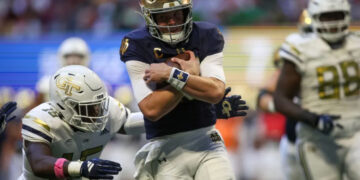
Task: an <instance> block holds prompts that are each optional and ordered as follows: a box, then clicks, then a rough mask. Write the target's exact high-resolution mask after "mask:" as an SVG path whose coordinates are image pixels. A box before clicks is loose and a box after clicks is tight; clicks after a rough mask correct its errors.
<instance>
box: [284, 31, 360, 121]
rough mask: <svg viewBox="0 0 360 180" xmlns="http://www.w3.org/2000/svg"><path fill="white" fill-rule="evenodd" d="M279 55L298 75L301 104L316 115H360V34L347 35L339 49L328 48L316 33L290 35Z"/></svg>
mask: <svg viewBox="0 0 360 180" xmlns="http://www.w3.org/2000/svg"><path fill="white" fill-rule="evenodd" d="M280 57H281V58H283V59H286V60H289V61H291V62H293V63H294V64H295V65H296V67H297V70H298V72H299V73H300V74H301V77H302V80H301V91H300V97H301V106H302V107H303V108H304V109H307V110H309V111H311V112H315V113H318V114H332V115H341V119H342V120H348V119H349V120H350V119H355V118H360V111H359V110H358V108H359V107H360V106H359V105H360V104H359V102H360V101H359V95H360V79H359V78H360V71H359V64H360V36H358V35H355V34H349V35H348V36H347V37H346V43H345V45H344V46H343V47H342V48H339V49H331V47H330V46H329V45H328V44H327V43H326V42H325V41H324V40H322V39H321V38H319V37H317V36H316V35H315V34H308V35H302V34H297V33H295V34H291V35H289V36H288V37H287V39H286V41H285V43H284V44H283V45H282V46H281V49H280Z"/></svg>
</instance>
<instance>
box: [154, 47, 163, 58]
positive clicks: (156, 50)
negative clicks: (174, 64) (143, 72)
mask: <svg viewBox="0 0 360 180" xmlns="http://www.w3.org/2000/svg"><path fill="white" fill-rule="evenodd" d="M154 55H155V58H156V59H161V58H162V57H163V56H164V54H163V53H162V52H161V48H158V47H156V48H154Z"/></svg>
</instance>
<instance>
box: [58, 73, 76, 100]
mask: <svg viewBox="0 0 360 180" xmlns="http://www.w3.org/2000/svg"><path fill="white" fill-rule="evenodd" d="M56 86H57V87H58V88H59V89H62V90H64V91H65V94H66V95H68V96H71V95H72V90H73V89H75V91H77V92H80V86H78V85H76V84H75V83H73V82H72V78H71V77H60V78H58V79H57V80H56Z"/></svg>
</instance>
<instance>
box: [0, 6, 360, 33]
mask: <svg viewBox="0 0 360 180" xmlns="http://www.w3.org/2000/svg"><path fill="white" fill-rule="evenodd" d="M193 1H194V7H193V8H194V11H193V13H194V19H195V20H205V21H210V22H213V23H216V24H220V25H274V24H284V25H295V23H294V22H296V21H295V20H296V18H297V17H298V16H299V14H300V13H301V10H302V9H303V8H304V7H305V6H306V2H307V0H295V1H290V0H211V1H209V0H193ZM350 2H351V4H352V6H353V8H354V9H357V8H358V7H360V1H359V0H351V1H350ZM136 11H140V9H139V6H138V1H137V0H1V1H0V35H1V36H10V37H13V38H18V39H20V38H36V37H39V36H40V35H43V34H54V33H55V34H56V33H59V32H87V33H93V34H94V35H96V36H98V37H99V36H100V37H102V36H106V35H109V34H111V33H113V32H116V31H118V30H123V29H134V28H136V27H139V26H142V25H143V24H144V22H143V20H142V18H141V16H140V15H139V14H137V13H136ZM352 12H353V14H352V17H353V20H355V23H356V20H357V19H359V18H360V11H352Z"/></svg>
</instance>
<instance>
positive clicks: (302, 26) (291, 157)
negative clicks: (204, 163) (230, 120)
mask: <svg viewBox="0 0 360 180" xmlns="http://www.w3.org/2000/svg"><path fill="white" fill-rule="evenodd" d="M298 29H299V34H303V35H306V34H307V33H311V32H312V27H311V17H310V16H309V13H308V12H307V10H306V9H304V10H303V11H302V13H301V15H300V18H299V23H298ZM279 50H280V48H278V49H277V50H276V51H275V53H274V57H273V62H274V65H275V67H276V71H275V72H274V74H273V76H272V77H271V78H270V81H268V82H267V84H266V86H265V87H264V88H262V89H261V90H260V93H259V95H258V98H257V100H258V108H259V109H260V110H262V111H264V112H270V113H273V112H276V110H275V106H274V100H273V93H274V91H275V87H276V83H277V81H278V78H279V75H280V71H281V64H282V61H281V58H280V55H279ZM297 101H298V97H296V98H294V102H297ZM295 126H296V121H294V120H292V119H289V118H287V119H286V126H285V134H284V135H283V136H282V138H281V141H280V154H281V158H282V159H281V163H282V167H283V172H284V177H285V179H286V180H302V179H304V178H305V177H304V175H303V172H302V169H301V166H300V162H299V160H298V159H297V153H296V152H297V151H296V146H295V140H296V132H295Z"/></svg>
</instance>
